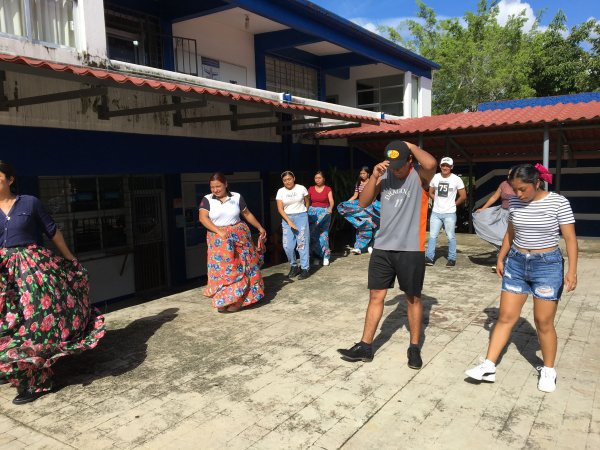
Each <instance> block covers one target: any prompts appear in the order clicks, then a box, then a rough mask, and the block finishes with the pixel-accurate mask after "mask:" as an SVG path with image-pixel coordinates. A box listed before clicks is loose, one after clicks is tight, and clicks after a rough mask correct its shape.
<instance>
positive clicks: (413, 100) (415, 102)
mask: <svg viewBox="0 0 600 450" xmlns="http://www.w3.org/2000/svg"><path fill="white" fill-rule="evenodd" d="M410 85H411V91H412V92H411V96H410V117H419V87H420V86H419V77H415V76H414V75H413V76H412V77H411V82H410Z"/></svg>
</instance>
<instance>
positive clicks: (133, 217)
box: [0, 0, 438, 301]
mask: <svg viewBox="0 0 600 450" xmlns="http://www.w3.org/2000/svg"><path fill="white" fill-rule="evenodd" d="M437 67H438V66H437V65H436V64H435V63H433V62H432V61H428V60H427V59H424V58H422V57H420V56H419V55H416V54H414V53H412V52H410V51H408V50H406V49H404V48H402V47H399V46H397V45H395V44H393V43H391V42H390V41H387V40H385V39H383V38H381V37H380V36H377V35H375V34H373V33H370V32H368V31H366V30H364V29H363V28H361V27H358V26H357V25H355V24H353V23H351V22H349V21H347V20H345V19H343V18H341V17H339V16H336V15H335V14H332V13H331V12H329V11H326V10H324V9H322V8H320V7H317V6H316V5H314V4H313V3H311V2H308V1H305V0H269V1H267V0H235V1H229V0H204V1H193V0H123V1H117V0H115V1H109V0H106V1H102V0H3V1H1V2H0V133H2V137H3V139H2V142H3V145H2V150H1V154H0V158H1V159H2V160H6V161H9V162H11V163H12V164H13V165H14V166H15V168H16V170H17V172H18V173H19V181H20V185H21V192H24V193H32V194H35V195H38V196H39V197H40V198H42V199H43V200H44V202H45V204H46V205H47V206H48V208H49V209H50V211H51V212H52V214H53V215H54V217H55V219H56V220H57V221H58V222H59V223H60V225H61V227H62V229H63V232H64V233H65V236H66V238H67V240H68V243H69V245H70V246H71V247H72V249H73V250H74V251H75V252H76V254H77V255H78V256H79V257H80V259H81V260H83V261H84V262H85V264H86V266H87V267H88V268H89V270H90V276H91V281H92V286H93V287H92V289H93V291H92V295H93V299H94V300H95V301H102V300H107V299H113V298H119V297H124V296H129V295H132V294H134V293H136V292H138V293H140V292H145V291H151V290H154V289H160V288H163V287H168V286H175V285H180V284H184V283H186V281H187V280H190V279H194V278H196V277H198V276H201V275H202V274H204V273H205V270H206V269H205V254H206V251H205V244H204V233H203V231H202V230H201V229H200V228H199V225H198V221H197V205H198V202H199V198H200V197H202V196H203V195H204V194H205V193H206V192H208V186H207V179H208V177H209V176H210V174H211V173H213V172H214V171H224V172H226V173H227V176H228V178H229V180H230V183H231V185H232V186H231V187H232V188H233V190H238V191H240V192H241V193H243V195H244V196H245V197H246V199H247V201H248V204H249V206H250V208H251V210H252V211H253V212H254V214H255V215H256V216H257V217H258V218H259V219H260V220H261V221H262V222H263V223H265V224H266V225H267V227H268V228H272V229H273V230H275V229H276V228H277V223H278V219H277V213H276V209H275V208H274V206H273V204H272V202H273V197H274V194H275V191H276V189H277V188H278V187H279V184H280V180H279V173H280V172H281V171H282V170H284V169H291V170H294V171H295V172H297V173H298V178H299V181H303V179H306V182H307V183H308V182H310V180H311V179H312V173H313V171H315V170H318V169H324V170H327V169H328V168H330V167H334V166H335V167H337V168H339V169H349V168H351V167H353V166H355V165H356V166H357V167H358V165H359V164H362V163H365V162H372V160H371V157H370V156H369V155H368V154H365V153H362V152H359V151H356V152H350V151H349V149H348V147H347V142H346V141H345V140H339V141H336V140H330V141H328V142H327V143H326V145H324V144H323V143H321V144H319V143H318V142H317V141H316V140H314V138H313V136H314V134H313V133H314V131H317V130H324V129H335V128H345V127H355V126H358V125H360V124H361V123H373V124H378V123H382V121H386V120H387V119H397V118H414V117H422V116H428V115H430V113H431V79H432V71H433V70H435V69H436V68H437Z"/></svg>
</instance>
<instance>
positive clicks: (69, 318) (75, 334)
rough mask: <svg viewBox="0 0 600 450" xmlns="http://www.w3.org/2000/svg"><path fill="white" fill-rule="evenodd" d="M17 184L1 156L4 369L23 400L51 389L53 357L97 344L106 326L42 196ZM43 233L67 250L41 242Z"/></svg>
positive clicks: (0, 339)
mask: <svg viewBox="0 0 600 450" xmlns="http://www.w3.org/2000/svg"><path fill="white" fill-rule="evenodd" d="M16 192H17V191H16V174H15V171H14V169H13V168H12V166H11V165H10V164H8V163H6V162H4V161H0V289H1V293H0V374H1V376H2V379H3V380H8V381H9V382H10V383H11V384H12V385H13V386H15V387H16V388H17V391H18V395H17V396H16V397H15V399H14V400H13V403H15V404H17V405H20V404H23V403H28V402H31V401H34V400H35V399H37V398H38V397H39V396H41V395H43V394H44V393H46V392H49V391H50V390H51V389H52V374H53V372H52V369H51V368H50V366H51V365H52V364H53V363H54V362H56V360H58V359H59V358H60V357H62V356H65V355H70V354H74V353H79V352H81V351H83V350H86V349H90V348H94V347H95V346H96V345H97V344H98V341H99V340H100V339H101V338H102V337H103V336H104V333H105V330H104V318H103V316H101V315H99V314H98V311H96V310H92V308H91V307H90V301H89V285H88V276H87V271H86V270H85V269H84V268H83V266H81V264H80V263H79V262H78V261H77V259H76V258H75V256H74V255H73V254H72V253H71V251H70V250H69V248H68V246H67V244H66V242H65V239H64V237H63V234H62V233H61V231H60V230H59V229H58V227H57V226H56V223H55V222H54V220H53V219H52V217H50V215H49V214H48V213H47V212H46V210H45V209H44V207H43V205H42V202H40V200H39V199H37V198H36V197H33V196H30V195H17V193H16ZM42 233H44V234H45V235H46V236H47V237H48V238H49V239H51V240H52V242H53V244H54V245H55V247H56V248H57V249H58V251H59V252H60V253H61V255H62V257H58V256H55V255H54V254H53V253H52V252H51V251H50V250H49V249H47V248H44V247H42V246H41V245H40V243H39V242H38V240H39V237H40V236H41V234H42Z"/></svg>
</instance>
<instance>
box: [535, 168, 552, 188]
mask: <svg viewBox="0 0 600 450" xmlns="http://www.w3.org/2000/svg"><path fill="white" fill-rule="evenodd" d="M534 167H535V170H537V171H538V173H539V174H540V180H542V181H545V182H546V183H549V184H552V174H551V173H550V172H548V169H546V168H545V167H544V166H542V165H541V164H540V163H537V164H536V165H535V166H534Z"/></svg>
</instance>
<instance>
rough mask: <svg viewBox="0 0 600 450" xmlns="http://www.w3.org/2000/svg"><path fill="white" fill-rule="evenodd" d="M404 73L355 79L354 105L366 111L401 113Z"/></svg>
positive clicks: (399, 114)
mask: <svg viewBox="0 0 600 450" xmlns="http://www.w3.org/2000/svg"><path fill="white" fill-rule="evenodd" d="M403 102H404V75H403V74H399V75H390V76H387V77H381V78H367V79H364V80H357V81H356V106H357V107H358V108H361V109H366V110H368V111H383V112H384V113H387V114H393V115H395V116H401V115H403V110H404V107H403Z"/></svg>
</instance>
